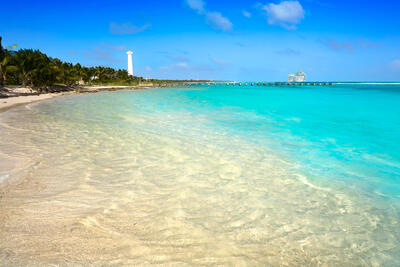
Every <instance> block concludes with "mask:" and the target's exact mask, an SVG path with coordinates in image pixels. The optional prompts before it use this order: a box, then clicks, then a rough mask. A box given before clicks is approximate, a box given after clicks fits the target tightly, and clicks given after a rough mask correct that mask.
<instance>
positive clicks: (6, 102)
mask: <svg viewBox="0 0 400 267" xmlns="http://www.w3.org/2000/svg"><path fill="white" fill-rule="evenodd" d="M65 94H66V93H55V94H42V95H29V96H16V97H8V98H2V99H0V112H2V111H5V110H7V109H9V108H11V107H14V106H17V105H23V104H29V103H32V102H36V101H41V100H45V99H49V98H53V97H56V96H60V95H65Z"/></svg>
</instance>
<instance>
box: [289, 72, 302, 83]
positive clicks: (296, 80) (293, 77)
mask: <svg viewBox="0 0 400 267" xmlns="http://www.w3.org/2000/svg"><path fill="white" fill-rule="evenodd" d="M305 81H306V74H305V73H304V72H303V71H298V72H296V75H295V74H293V73H290V74H289V76H288V82H290V83H302V82H305Z"/></svg>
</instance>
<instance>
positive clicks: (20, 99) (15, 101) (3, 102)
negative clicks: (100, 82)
mask: <svg viewBox="0 0 400 267" xmlns="http://www.w3.org/2000/svg"><path fill="white" fill-rule="evenodd" d="M149 88H156V86H154V85H136V86H90V87H80V88H66V89H67V90H65V91H63V92H55V93H42V94H40V93H37V94H31V95H26V94H25V93H21V94H20V95H18V94H17V95H16V96H9V97H5V98H0V113H2V112H5V111H7V110H9V109H10V108H13V107H17V106H20V105H25V104H31V103H34V102H38V101H42V100H46V99H51V98H54V97H58V96H63V95H70V94H83V93H98V92H106V91H118V90H140V89H149ZM16 89H17V90H18V89H19V87H17V88H16ZM68 89H71V90H68Z"/></svg>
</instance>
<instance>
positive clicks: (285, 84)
mask: <svg viewBox="0 0 400 267" xmlns="http://www.w3.org/2000/svg"><path fill="white" fill-rule="evenodd" d="M335 84H336V83H335V82H321V81H311V82H185V83H173V84H170V86H177V87H193V86H195V87H199V86H200V87H202V86H206V87H210V86H217V85H222V86H279V87H282V86H331V85H335Z"/></svg>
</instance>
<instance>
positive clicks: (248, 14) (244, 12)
mask: <svg viewBox="0 0 400 267" xmlns="http://www.w3.org/2000/svg"><path fill="white" fill-rule="evenodd" d="M242 14H243V16H245V17H246V18H251V13H250V12H248V11H246V10H243V11H242Z"/></svg>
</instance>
